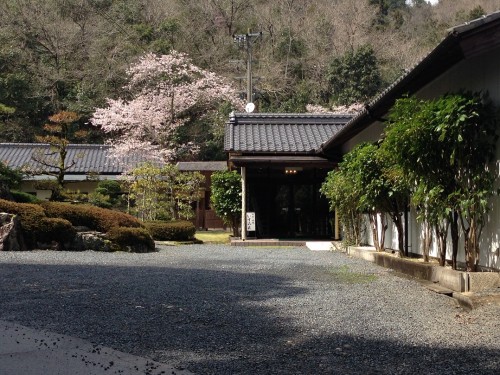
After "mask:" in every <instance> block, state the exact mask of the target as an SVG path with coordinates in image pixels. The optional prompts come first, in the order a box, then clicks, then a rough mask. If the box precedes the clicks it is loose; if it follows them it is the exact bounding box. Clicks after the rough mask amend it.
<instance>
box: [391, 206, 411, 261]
mask: <svg viewBox="0 0 500 375" xmlns="http://www.w3.org/2000/svg"><path fill="white" fill-rule="evenodd" d="M391 217H392V221H393V222H394V225H395V226H396V229H397V230H398V248H399V256H400V257H401V258H404V257H406V256H408V254H407V251H406V249H405V233H404V228H403V221H402V220H401V219H402V218H401V214H395V215H391Z"/></svg>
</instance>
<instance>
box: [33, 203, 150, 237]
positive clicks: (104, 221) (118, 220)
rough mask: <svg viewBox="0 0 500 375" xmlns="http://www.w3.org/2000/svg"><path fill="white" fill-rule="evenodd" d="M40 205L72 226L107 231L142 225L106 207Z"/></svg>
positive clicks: (131, 217) (126, 215) (130, 217)
mask: <svg viewBox="0 0 500 375" xmlns="http://www.w3.org/2000/svg"><path fill="white" fill-rule="evenodd" d="M41 205H42V207H43V208H44V210H45V214H46V215H47V216H49V217H59V218H63V219H66V220H68V221H69V222H70V223H71V224H73V225H74V226H84V227H87V228H90V229H92V230H96V231H99V232H109V231H110V230H111V229H112V228H115V227H131V228H139V227H141V226H142V224H141V222H140V221H139V220H138V219H136V218H135V217H134V216H132V215H129V214H126V213H123V212H119V211H113V210H108V209H106V208H100V207H95V206H90V205H85V204H70V203H61V202H43V203H42V204H41Z"/></svg>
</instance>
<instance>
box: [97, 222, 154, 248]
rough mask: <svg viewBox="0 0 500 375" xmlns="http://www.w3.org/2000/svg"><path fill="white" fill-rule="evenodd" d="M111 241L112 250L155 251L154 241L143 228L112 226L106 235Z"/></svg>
mask: <svg viewBox="0 0 500 375" xmlns="http://www.w3.org/2000/svg"><path fill="white" fill-rule="evenodd" d="M106 236H107V237H108V239H109V240H110V241H111V242H112V246H111V248H112V250H114V251H126V252H135V253H148V252H152V251H155V243H154V241H153V238H152V237H151V235H150V234H149V232H148V231H147V230H146V229H144V228H127V227H114V228H112V229H111V230H110V231H109V232H108V233H107V235H106Z"/></svg>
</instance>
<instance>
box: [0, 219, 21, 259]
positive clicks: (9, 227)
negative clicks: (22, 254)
mask: <svg viewBox="0 0 500 375" xmlns="http://www.w3.org/2000/svg"><path fill="white" fill-rule="evenodd" d="M20 250H26V246H25V244H24V240H23V236H22V233H21V224H20V222H19V219H18V218H17V216H16V215H13V214H8V213H5V212H2V213H0V251H20Z"/></svg>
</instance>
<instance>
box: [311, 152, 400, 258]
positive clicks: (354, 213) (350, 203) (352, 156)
mask: <svg viewBox="0 0 500 375" xmlns="http://www.w3.org/2000/svg"><path fill="white" fill-rule="evenodd" d="M321 192H322V194H323V195H324V196H325V197H327V199H328V200H329V201H330V205H331V208H332V209H333V210H337V213H338V215H339V217H340V218H341V220H342V221H343V222H344V232H345V235H346V236H347V238H348V241H349V242H351V243H355V244H359V241H360V236H361V229H360V228H361V227H360V223H361V216H360V215H361V214H363V213H366V214H368V217H369V219H370V225H371V229H372V234H373V240H374V244H375V247H376V248H377V250H383V248H384V236H385V230H386V229H387V226H386V223H385V220H384V214H385V213H387V214H388V215H389V216H390V218H391V219H392V221H393V222H394V225H395V226H396V228H397V231H398V246H399V249H400V255H401V256H403V255H406V254H405V249H404V227H403V213H404V210H405V209H406V202H407V200H408V191H407V188H406V184H405V180H404V178H403V177H402V173H401V171H400V169H399V168H397V166H395V165H394V164H393V163H392V160H391V159H390V157H389V155H388V154H387V153H386V152H385V150H383V149H381V148H379V147H378V146H377V145H372V144H369V143H362V144H360V145H358V146H357V147H355V148H354V149H353V150H351V151H350V152H348V153H347V154H346V155H344V160H343V161H342V162H341V163H340V164H339V168H338V170H336V171H333V172H330V173H329V175H328V177H327V179H326V181H325V183H324V184H323V186H322V188H321ZM379 220H380V225H381V227H379ZM379 233H381V235H380V237H379Z"/></svg>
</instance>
